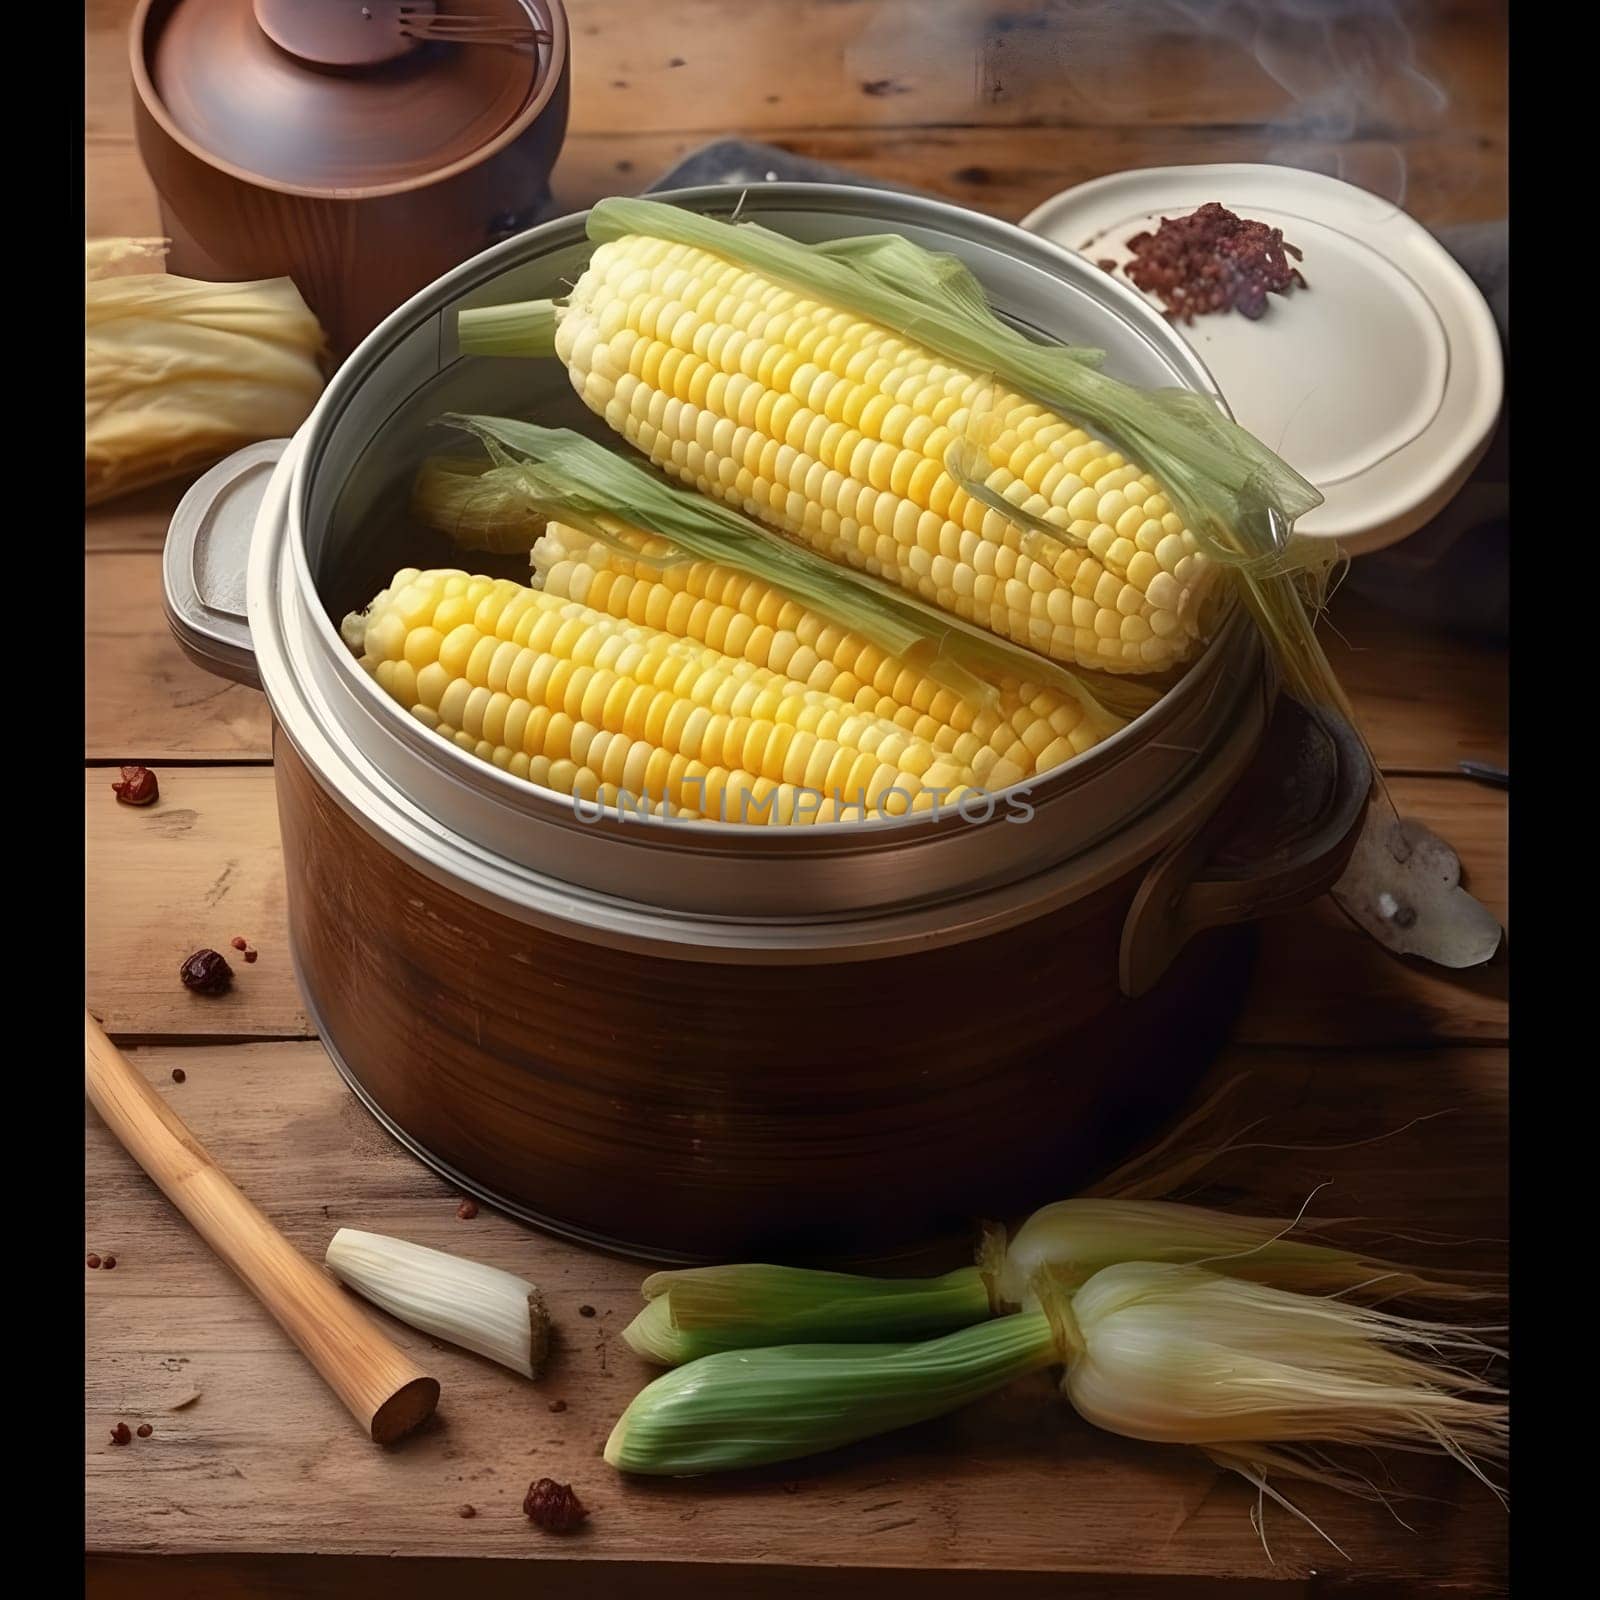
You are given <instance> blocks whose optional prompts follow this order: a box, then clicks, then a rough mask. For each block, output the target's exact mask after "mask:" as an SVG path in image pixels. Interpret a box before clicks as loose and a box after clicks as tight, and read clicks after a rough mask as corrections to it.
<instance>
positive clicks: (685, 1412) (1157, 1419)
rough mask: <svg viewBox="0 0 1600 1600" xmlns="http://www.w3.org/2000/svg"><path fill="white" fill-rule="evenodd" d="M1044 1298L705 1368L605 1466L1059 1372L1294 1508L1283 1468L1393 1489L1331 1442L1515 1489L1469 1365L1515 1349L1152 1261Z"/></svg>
mask: <svg viewBox="0 0 1600 1600" xmlns="http://www.w3.org/2000/svg"><path fill="white" fill-rule="evenodd" d="M1032 1287H1033V1291H1034V1295H1035V1298H1037V1299H1038V1300H1039V1301H1040V1302H1041V1303H1042V1305H1043V1307H1044V1309H1043V1310H1041V1311H1034V1312H1021V1313H1018V1314H1016V1315H1012V1316H1006V1317H999V1318H996V1319H995V1320H994V1321H992V1322H988V1323H981V1324H979V1325H977V1326H975V1327H971V1328H965V1329H962V1330H961V1331H959V1332H956V1333H952V1334H947V1335H946V1336H945V1337H943V1338H942V1339H935V1340H931V1341H929V1342H926V1343H923V1344H914V1345H876V1346H874V1345H848V1346H829V1345H788V1346H782V1347H779V1348H776V1349H766V1350H750V1351H728V1352H725V1353H723V1354H720V1355H711V1356H706V1357H704V1358H702V1359H701V1360H699V1361H694V1362H691V1363H690V1364H689V1365H688V1366H685V1367H679V1368H677V1369H676V1370H674V1371H672V1372H669V1373H667V1374H665V1375H664V1376H662V1377H660V1378H657V1379H656V1380H655V1381H654V1382H653V1383H651V1384H650V1385H648V1386H647V1387H646V1388H645V1389H644V1390H642V1391H641V1392H640V1393H639V1394H638V1395H637V1396H635V1398H634V1400H633V1402H632V1404H631V1405H629V1407H628V1409H627V1410H626V1411H625V1412H624V1413H623V1415H622V1417H621V1419H620V1420H619V1421H618V1423H617V1425H616V1427H615V1428H614V1429H613V1430H612V1433H611V1437H610V1439H609V1440H608V1441H607V1443H606V1449H605V1458H606V1460H607V1461H608V1462H609V1463H610V1464H611V1465H612V1466H614V1467H616V1468H618V1469H619V1470H621V1471H623V1472H630V1473H639V1474H649V1475H658V1476H683V1475H690V1474H697V1473H706V1472H719V1471H728V1470H733V1469H737V1468H743V1467H753V1466H760V1465H765V1464H767V1463H770V1462H776V1461H787V1460H793V1459H795V1458H797V1457H800V1456H805V1455H811V1454H814V1453H816V1452H819V1451H823V1450H829V1449H833V1448H834V1447H836V1446H838V1445H842V1444H846V1443H850V1442H852V1441H854V1440H858V1439H864V1438H868V1437H870V1436H872V1435H874V1434H879V1433H886V1432H889V1431H891V1430H893V1429H896V1428H901V1427H905V1426H907V1425H908V1424H910V1423H914V1422H921V1421H925V1420H927V1419H929V1418H931V1417H936V1416H940V1415H942V1414H944V1413H946V1412H948V1411H952V1410H955V1409H956V1408H957V1407H959V1406H962V1405H965V1404H968V1403H969V1402H971V1401H973V1400H976V1399H979V1398H980V1397H982V1396H983V1395H985V1394H988V1393H990V1392H991V1391H993V1390H995V1389H998V1388H1000V1387H1002V1386H1003V1385H1005V1384H1007V1383H1009V1382H1011V1381H1013V1380H1014V1379H1016V1378H1019V1377H1022V1376H1024V1375H1026V1374H1027V1373H1029V1372H1034V1371H1038V1370H1041V1369H1042V1368H1045V1367H1049V1366H1054V1365H1058V1364H1059V1365H1062V1366H1064V1367H1065V1369H1066V1370H1065V1375H1064V1378H1063V1380H1062V1391H1063V1393H1064V1394H1065V1395H1066V1397H1067V1399H1068V1400H1069V1401H1070V1402H1071V1404H1072V1405H1073V1407H1074V1409H1075V1410H1076V1411H1077V1412H1078V1413H1079V1415H1080V1416H1082V1417H1083V1418H1084V1419H1085V1420H1086V1421H1089V1422H1091V1423H1092V1424H1094V1425H1095V1426H1097V1427H1100V1428H1103V1429H1105V1430H1107V1431H1108V1432H1112V1433H1117V1434H1122V1435H1124V1436H1126V1437H1129V1438H1134V1439H1144V1440H1150V1441H1153V1442H1156V1443H1169V1444H1185V1445H1190V1446H1193V1447H1195V1448H1198V1449H1200V1450H1203V1451H1205V1452H1206V1453H1207V1454H1209V1455H1210V1456H1211V1457H1212V1459H1214V1460H1215V1461H1216V1462H1217V1463H1218V1464H1219V1465H1221V1466H1224V1467H1226V1468H1228V1469H1230V1470H1232V1471H1236V1472H1239V1473H1240V1474H1242V1475H1243V1476H1244V1477H1245V1478H1247V1479H1248V1480H1249V1481H1250V1482H1251V1483H1253V1484H1255V1485H1256V1486H1257V1487H1258V1488H1260V1489H1261V1490H1262V1491H1263V1492H1265V1493H1270V1494H1272V1496H1273V1498H1274V1499H1276V1500H1279V1501H1280V1502H1281V1503H1283V1504H1285V1505H1287V1504H1288V1502H1287V1501H1284V1500H1283V1499H1282V1497H1281V1496H1280V1495H1278V1494H1277V1493H1276V1491H1274V1490H1270V1489H1268V1488H1267V1484H1266V1479H1267V1475H1268V1474H1269V1473H1279V1474H1283V1475H1286V1476H1290V1477H1298V1478H1303V1479H1307V1480H1310V1481H1314V1482H1318V1483H1322V1484H1326V1485H1328V1486H1330V1487H1334V1488H1339V1489H1342V1490H1345V1491H1347V1492H1352V1493H1356V1494H1362V1493H1367V1494H1375V1493H1376V1491H1374V1490H1372V1488H1371V1485H1370V1483H1369V1482H1368V1480H1366V1479H1364V1478H1363V1477H1361V1475H1360V1474H1359V1473H1357V1472H1354V1471H1352V1470H1349V1469H1346V1468H1343V1467H1341V1466H1340V1465H1339V1464H1338V1462H1337V1461H1335V1460H1332V1459H1330V1458H1329V1457H1328V1456H1327V1455H1326V1454H1325V1453H1324V1451H1323V1450H1322V1448H1321V1447H1323V1446H1328V1445H1333V1446H1351V1447H1357V1448H1361V1449H1371V1448H1375V1447H1388V1448H1391V1449H1396V1450H1400V1451H1404V1452H1415V1453H1427V1454H1445V1455H1448V1456H1450V1457H1452V1458H1453V1459H1455V1460H1456V1461H1458V1462H1460V1463H1461V1464H1462V1465H1464V1466H1465V1467H1466V1468H1467V1469H1468V1470H1469V1471H1470V1472H1472V1473H1473V1474H1474V1475H1475V1476H1476V1477H1478V1478H1479V1479H1480V1480H1481V1481H1483V1482H1484V1483H1485V1484H1487V1485H1488V1486H1489V1487H1490V1488H1491V1489H1492V1490H1494V1492H1495V1493H1496V1494H1499V1493H1500V1491H1499V1490H1498V1489H1496V1488H1495V1486H1494V1485H1493V1484H1491V1483H1490V1482H1489V1479H1488V1478H1487V1476H1486V1475H1485V1473H1484V1471H1483V1468H1482V1466H1481V1465H1480V1462H1491V1463H1500V1462H1503V1461H1504V1459H1505V1457H1506V1450H1507V1437H1508V1434H1507V1428H1508V1423H1507V1408H1506V1406H1505V1403H1504V1398H1503V1397H1504V1394H1505V1391H1504V1389H1502V1388H1499V1387H1497V1386H1494V1385H1491V1384H1490V1383H1488V1382H1487V1381H1486V1380H1485V1379H1484V1378H1482V1377H1480V1376H1478V1375H1477V1374H1475V1373H1474V1372H1471V1371H1468V1370H1465V1368H1464V1365H1463V1364H1464V1363H1473V1364H1481V1363H1486V1362H1488V1361H1490V1360H1492V1359H1494V1358H1496V1357H1498V1355H1499V1354H1500V1352H1499V1351H1497V1350H1495V1349H1494V1348H1493V1347H1492V1346H1490V1345H1487V1344H1485V1343H1484V1342H1483V1340H1482V1339H1481V1338H1480V1337H1479V1336H1478V1335H1477V1334H1476V1333H1474V1332H1472V1331H1471V1330H1468V1329H1462V1328H1457V1327H1453V1326H1450V1325H1448V1324H1442V1323H1436V1322H1423V1321H1418V1320H1414V1319H1411V1318H1405V1317H1396V1316H1393V1315H1390V1314H1389V1313H1386V1312H1383V1311H1377V1310H1374V1309H1372V1308H1370V1307H1361V1306H1356V1305H1352V1304H1350V1303H1349V1302H1348V1301H1346V1300H1342V1299H1339V1298H1337V1297H1332V1298H1326V1299H1321V1298H1316V1297H1313V1296H1308V1295H1302V1294H1295V1293H1292V1292H1289V1291H1286V1290H1280V1289H1270V1288H1266V1287H1264V1286H1262V1285H1260V1284H1253V1283H1243V1282H1240V1281H1239V1280H1237V1279H1232V1278H1225V1277H1221V1276H1219V1275H1217V1274H1215V1273H1212V1272H1207V1271H1205V1270H1203V1269H1201V1268H1198V1267H1186V1266H1172V1265H1162V1264H1157V1263H1150V1262H1131V1263H1126V1264H1124V1265H1120V1266H1115V1267H1108V1268H1106V1269H1104V1270H1103V1271H1101V1272H1098V1273H1096V1274H1095V1275H1094V1276H1093V1277H1091V1278H1090V1279H1089V1280H1088V1281H1087V1282H1086V1283H1084V1284H1082V1285H1081V1286H1079V1287H1078V1288H1077V1289H1075V1290H1069V1289H1067V1288H1065V1287H1063V1286H1062V1285H1060V1284H1059V1283H1057V1282H1055V1281H1054V1280H1053V1279H1052V1278H1051V1277H1050V1276H1049V1275H1046V1276H1045V1277H1043V1278H1042V1279H1041V1280H1039V1281H1037V1282H1036V1283H1035V1284H1034V1285H1033V1286H1032ZM1291 1509H1293V1508H1292V1507H1291Z"/></svg>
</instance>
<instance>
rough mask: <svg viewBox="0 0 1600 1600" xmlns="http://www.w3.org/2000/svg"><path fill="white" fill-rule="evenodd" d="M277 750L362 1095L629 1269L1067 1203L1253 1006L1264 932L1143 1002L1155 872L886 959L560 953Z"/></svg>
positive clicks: (1218, 950)
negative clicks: (1134, 945)
mask: <svg viewBox="0 0 1600 1600" xmlns="http://www.w3.org/2000/svg"><path fill="white" fill-rule="evenodd" d="M275 756H276V762H277V791H278V805H279V812H280V818H281V825H282V830H283V842H284V858H285V861H286V863H287V866H288V885H289V916H290V929H291V936H292V939H293V944H294V950H295V955H296V960H297V965H298V968H299V975H300V980H301V984H302V986H303V988H304V991H305V994H306V997H307V999H308V1001H309V1003H310V1004H311V1006H312V1008H313V1010H314V1012H315V1014H316V1017H317V1020H318V1022H319V1025H320V1026H321V1028H322V1029H323V1031H324V1036H325V1040H326V1042H327V1043H328V1045H329V1046H330V1048H331V1050H332V1051H333V1053H334V1055H335V1058H336V1059H337V1060H338V1061H339V1063H340V1065H341V1067H342V1068H343V1070H344V1071H345V1072H346V1074H347V1075H348V1076H349V1078H350V1079H351V1081H352V1083H353V1084H354V1086H355V1087H356V1088H357V1089H358V1091H359V1092H360V1093H361V1094H362V1095H363V1097H364V1098H366V1099H367V1101H368V1102H369V1104H371V1105H372V1107H373V1108H374V1109H375V1110H376V1111H377V1112H378V1113H379V1114H380V1115H381V1116H382V1117H383V1118H384V1119H385V1120H386V1121H387V1122H388V1123H389V1124H390V1125H391V1127H393V1128H394V1129H395V1130H396V1131H400V1130H403V1134H402V1136H403V1137H404V1138H405V1139H406V1140H407V1142H408V1143H410V1144H412V1145H413V1146H415V1147H416V1148H418V1149H420V1150H421V1151H423V1152H425V1153H426V1155H427V1156H428V1157H429V1158H430V1159H431V1160H432V1161H433V1163H434V1164H435V1165H438V1166H441V1167H443V1168H445V1169H447V1170H450V1171H452V1172H453V1173H454V1174H458V1175H461V1177H462V1180H463V1183H464V1186H465V1187H468V1188H471V1189H473V1190H474V1191H476V1192H478V1193H480V1194H484V1195H486V1196H487V1197H488V1198H489V1199H491V1200H492V1201H499V1202H503V1203H505V1204H507V1205H508V1206H509V1207H510V1208H512V1209H514V1210H515V1211H517V1212H519V1213H520V1214H523V1215H525V1216H529V1217H531V1218H533V1219H535V1220H538V1221H540V1222H541V1223H543V1224H544V1225H546V1226H549V1227H551V1228H553V1229H555V1230H556V1231H560V1232H564V1233H568V1234H571V1235H574V1236H577V1237H580V1238H583V1239H585V1240H588V1241H591V1242H594V1243H598V1244H602V1245H605V1246H609V1247H613V1248H617V1249H620V1250H623V1251H625V1252H627V1253H629V1254H635V1255H648V1256H657V1257H662V1258H671V1259H692V1258H722V1259H733V1258H751V1257H774V1258H779V1259H784V1260H804V1259H824V1258H826V1259H836V1258H839V1257H841V1256H847V1255H857V1254H860V1255H865V1254H882V1253H885V1252H892V1251H897V1250H903V1249H908V1248H912V1247H914V1246H916V1245H919V1244H923V1243H928V1242H931V1241H933V1240H936V1239H938V1238H940V1237H942V1236H944V1235H946V1234H947V1233H950V1232H952V1231H955V1230H960V1229H963V1228H966V1229H970V1227H971V1225H972V1222H973V1220H974V1219H975V1218H979V1217H983V1216H1000V1217H1005V1216H1011V1215H1015V1214H1017V1213H1020V1212H1022V1211H1025V1210H1028V1209H1030V1208H1032V1207H1033V1206H1035V1205H1038V1204H1041V1203H1043V1202H1045V1201H1048V1200H1052V1199H1060V1198H1062V1197H1064V1196H1066V1195H1069V1194H1071V1193H1073V1191H1074V1189H1075V1188H1076V1187H1078V1186H1079V1185H1080V1184H1081V1183H1082V1182H1083V1181H1084V1180H1085V1179H1087V1178H1088V1177H1090V1176H1091V1175H1092V1174H1093V1173H1094V1172H1095V1171H1096V1170H1098V1169H1099V1168H1102V1167H1103V1166H1104V1165H1105V1164H1106V1162H1107V1161H1108V1160H1109V1159H1111V1158H1113V1157H1114V1156H1115V1155H1116V1154H1117V1153H1119V1152H1121V1151H1125V1150H1126V1149H1127V1148H1129V1145H1130V1143H1131V1142H1132V1140H1133V1139H1135V1138H1137V1137H1138V1135H1139V1134H1140V1133H1141V1132H1142V1131H1143V1130H1144V1129H1146V1128H1147V1127H1149V1126H1150V1125H1152V1124H1153V1123H1154V1122H1155V1121H1157V1120H1159V1119H1160V1118H1161V1117H1163V1116H1164V1115H1166V1114H1167V1113H1169V1112H1170V1111H1171V1110H1172V1109H1174V1108H1175V1107H1176V1106H1177V1105H1178V1104H1179V1103H1180V1102H1181V1101H1182V1099H1183V1098H1184V1096H1185V1095H1186V1094H1187V1093H1188V1091H1189V1090H1190V1089H1191V1088H1192V1086H1193V1084H1194V1082H1195V1080H1196V1078H1197V1077H1198V1076H1199V1074H1200V1073H1201V1072H1202V1071H1203V1070H1204V1068H1205V1065H1206V1063H1207V1062H1208V1061H1209V1060H1210V1059H1211V1057H1212V1056H1213V1054H1214V1053H1215V1050H1216V1048H1217V1046H1218V1044H1219V1043H1220V1041H1221V1039H1222V1037H1223V1036H1224V1034H1225V1032H1226V1029H1227V1026H1228V1023H1229V1021H1230V1020H1231V1018H1232V1016H1233V1014H1234V1012H1235V1011H1236V1009H1237V1007H1238V1005H1239V1003H1240V1000H1241V998H1242V993H1243V986H1244V980H1245V976H1246V971H1247V967H1248V952H1249V950H1250V949H1251V948H1252V930H1251V929H1249V928H1247V927H1245V928H1237V927H1236V928H1227V929H1218V930H1213V931H1211V932H1209V933H1206V934H1204V935H1202V936H1200V937H1198V938H1196V939H1195V940H1194V941H1193V942H1192V943H1191V944H1190V945H1189V946H1188V948H1187V949H1186V950H1185V951H1184V952H1183V953H1182V954H1181V955H1180V956H1179V957H1178V959H1177V960H1176V961H1175V962H1174V963H1173V965H1172V966H1171V968H1170V969H1169V970H1168V972H1167V974H1166V976H1165V977H1164V978H1163V979H1162V981H1161V983H1160V984H1159V985H1158V986H1157V987H1156V988H1155V989H1154V990H1152V991H1151V992H1150V993H1148V994H1145V995H1143V996H1142V997H1140V998H1139V999H1137V1000H1129V999H1126V998H1125V997H1124V996H1123V995H1122V994H1121V993H1120V992H1119V989H1118V982H1117V947H1118V935H1119V931H1120V929H1121V927H1122V923H1123V920H1124V918H1125V916H1126V913H1127V910H1128V906H1129V904H1130V902H1131V899H1132V897H1133V894H1134V890H1135V888H1136V887H1137V884H1138V882H1139V880H1140V878H1141V877H1142V871H1139V872H1134V873H1131V874H1129V875H1128V876H1127V877H1126V878H1124V879H1122V880H1120V881H1118V882H1116V883H1114V884H1112V885H1110V886H1109V887H1107V888H1105V889H1103V890H1101V891H1100V892H1098V893H1096V894H1094V895H1092V896H1090V897H1089V898H1087V899H1085V900H1083V901H1080V902H1078V903H1075V904H1073V905H1071V906H1068V907H1066V908H1063V909H1061V910H1058V911H1055V912H1053V913H1050V914H1048V915H1046V916H1044V917H1041V918H1039V919H1037V920H1035V921H1032V922H1029V923H1025V924H1023V925H1021V926H1018V927H1015V928H1011V929H1008V930H1006V931H1004V932H1001V933H996V934H990V935H988V936H985V937H982V938H979V939H975V940H970V941H967V942H964V943H959V944H954V945H946V946H943V947H940V948H937V949H930V950H926V951H922V952H918V953H914V954H908V955H901V956H895V957H891V958H888V959H881V960H870V961H842V962H838V963H830V964H821V965H816V964H799V965H773V964H760V965H730V964H728V963H726V962H717V961H712V960H706V961H696V960H675V959H663V958H660V957H655V956H648V955H640V954H637V953H634V952H630V951H625V950H613V949H607V948H605V947H602V946H600V945H596V944H592V943H589V942H586V941H583V940H579V939H577V938H563V937H560V936H555V935H552V934H549V933H547V932H543V931H541V930H538V929H535V928H531V927H529V926H527V925H526V924H523V923H521V922H517V921H513V920H511V919H509V918H507V917H504V916H501V915H497V914H495V913H493V912H490V911H487V910H485V908H484V907H482V906H481V905H478V904H476V903H474V902H472V901H469V900H467V899H466V898H464V897H463V896H461V895H459V894H457V893H455V892H453V891H451V890H448V889H445V888H443V887H441V886H439V885H438V884H436V883H434V882H433V881H432V880H431V879H429V878H427V877H425V876H424V875H423V874H421V873H419V872H418V871H416V870H415V869H414V868H412V867H411V866H409V865H407V864H405V863H403V862H401V861H399V860H398V859H397V858H395V857H394V856H393V855H391V854H390V853H389V852H388V851H387V850H386V849H385V848H384V847H383V846H382V845H381V844H380V843H379V842H378V841H377V840H375V839H374V838H372V837H371V836H370V835H369V834H368V833H367V832H366V831H365V830H364V829H363V828H362V827H361V826H360V824H359V823H357V822H356V821H355V820H354V819H352V818H351V817H350V816H349V815H348V814H347V813H346V812H345V811H344V810H343V809H342V808H341V807H340V806H339V805H337V804H336V803H335V802H334V801H333V800H332V799H330V798H329V796H328V795H327V794H326V793H325V792H324V791H323V789H322V788H321V787H320V785H319V784H318V783H317V781H316V779H315V778H314V777H313V776H312V775H311V773H310V772H309V771H308V770H307V768H306V767H305V766H304V765H303V764H302V762H301V761H300V759H299V757H298V756H297V755H296V754H295V751H294V749H293V747H292V746H291V745H290V744H289V742H288V741H287V740H286V739H283V738H282V737H279V739H278V740H277V742H276V749H275Z"/></svg>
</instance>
